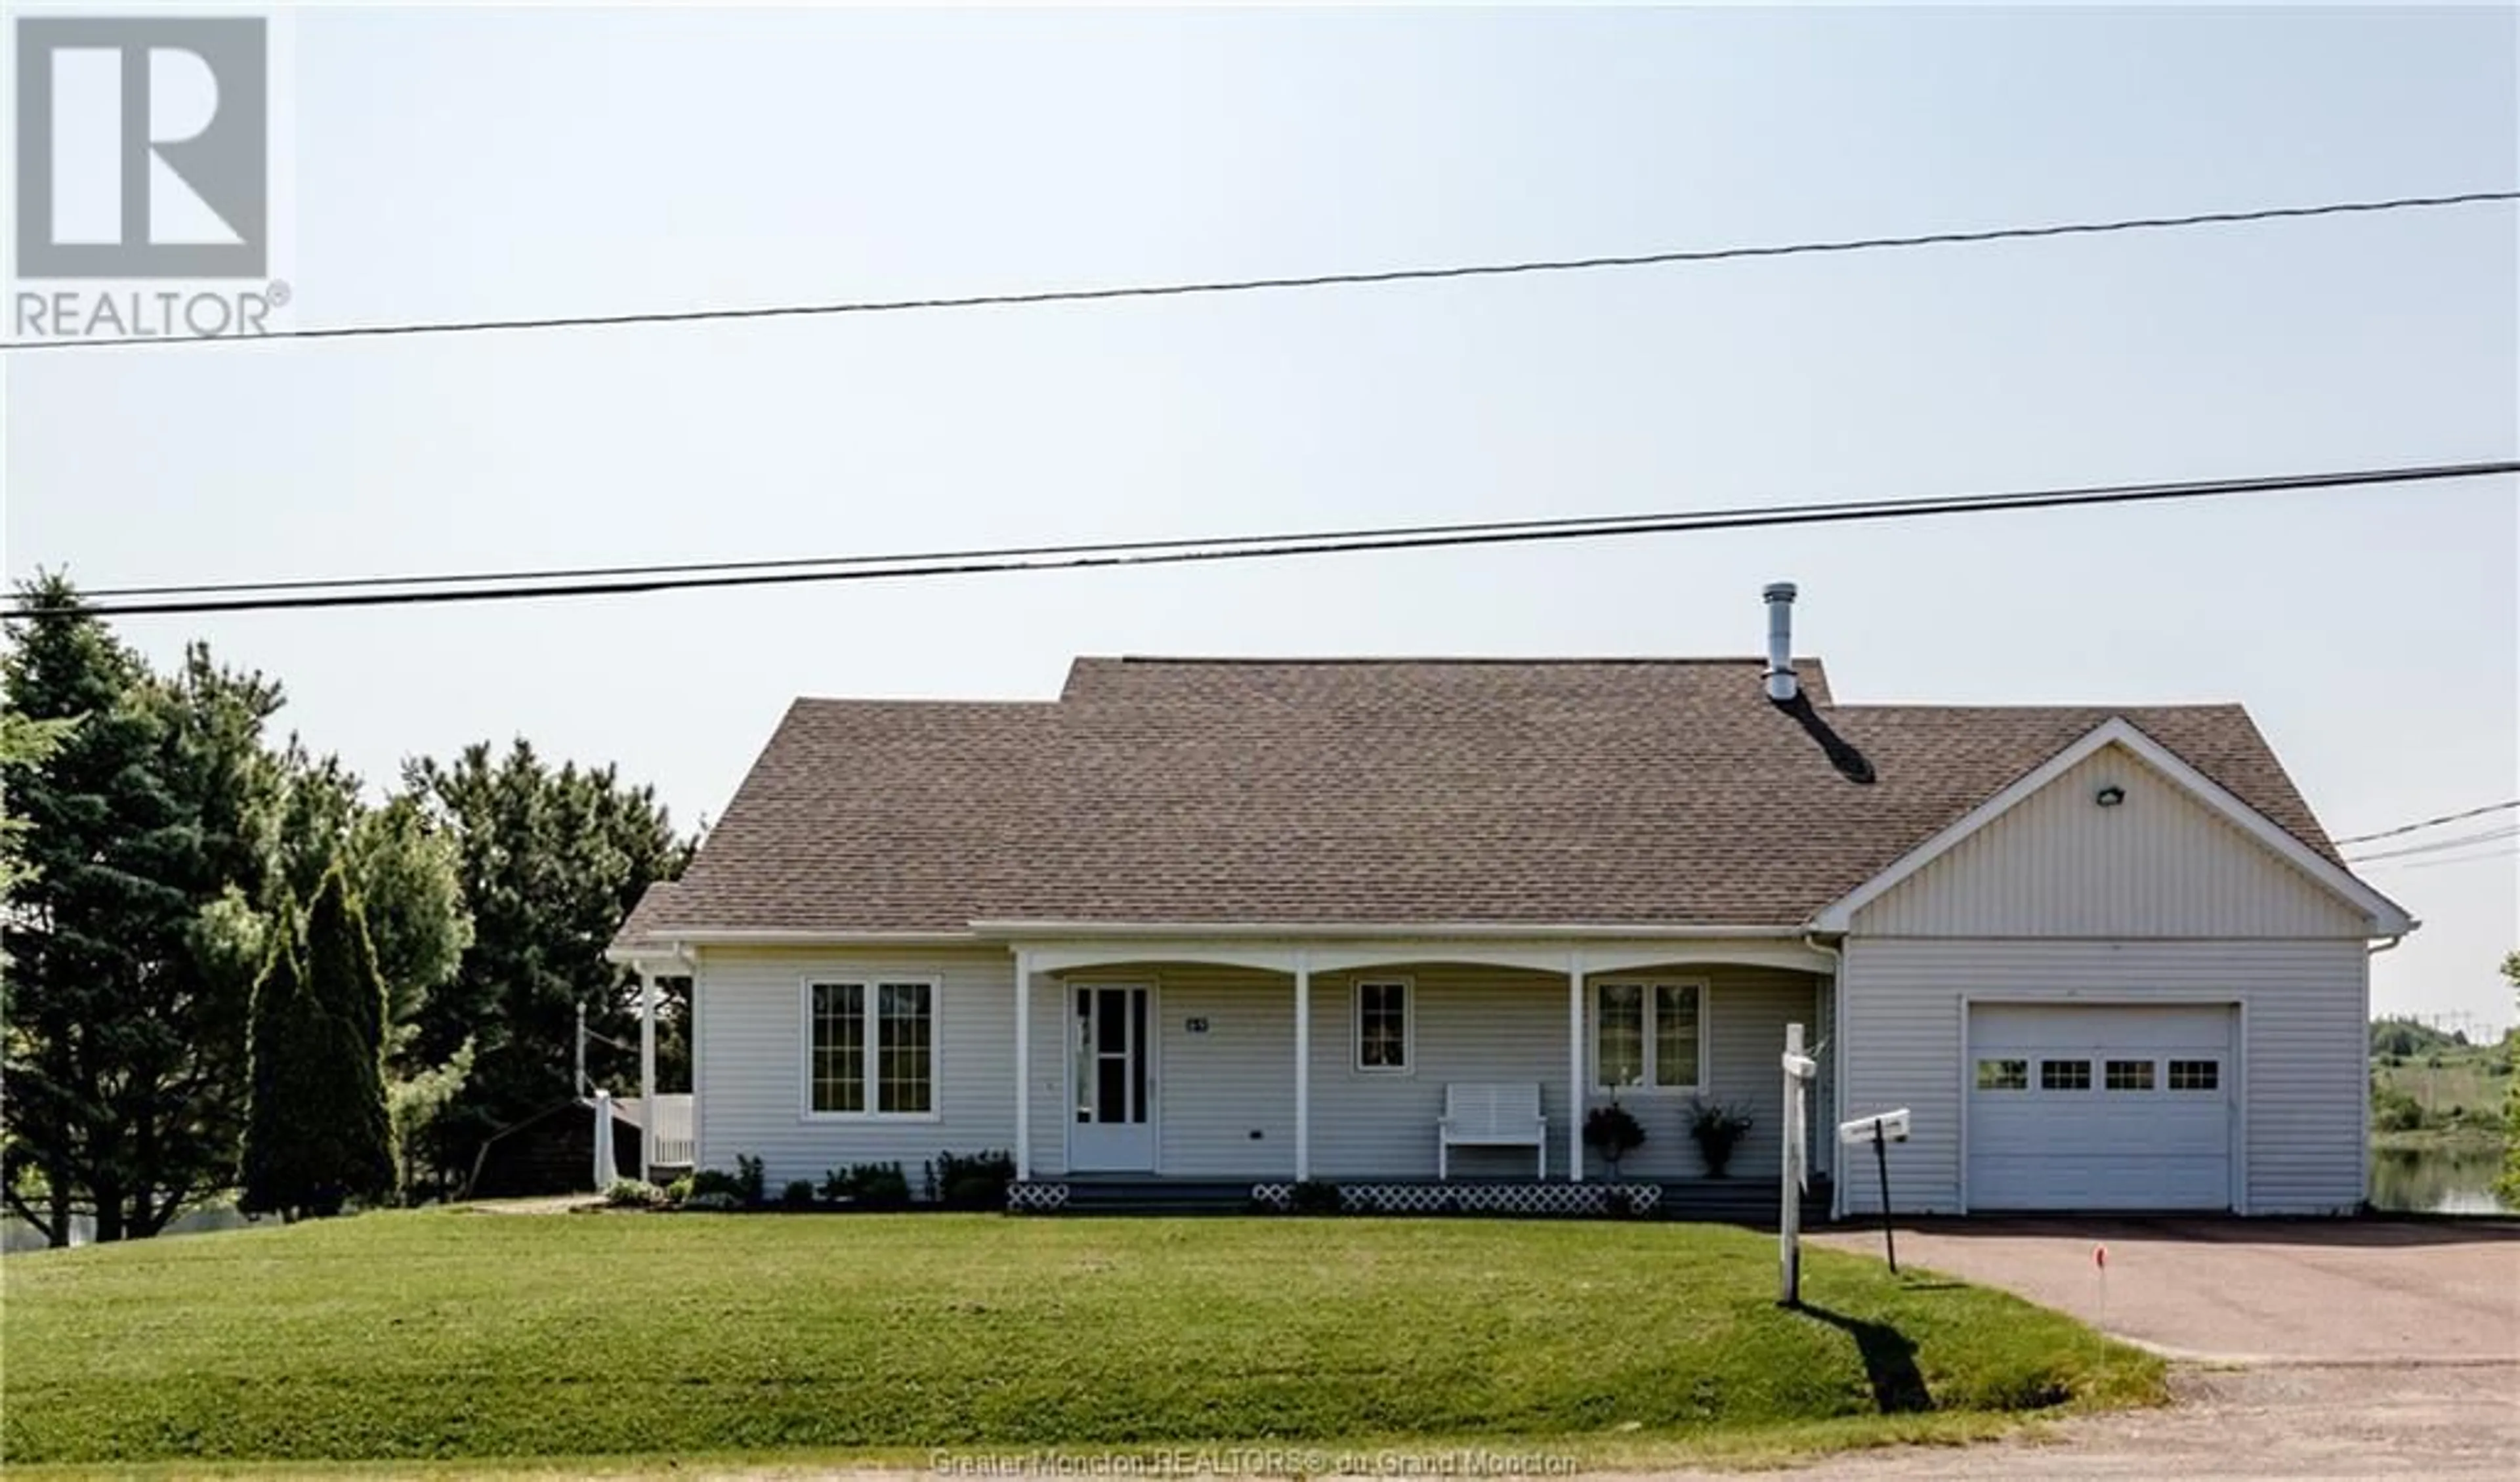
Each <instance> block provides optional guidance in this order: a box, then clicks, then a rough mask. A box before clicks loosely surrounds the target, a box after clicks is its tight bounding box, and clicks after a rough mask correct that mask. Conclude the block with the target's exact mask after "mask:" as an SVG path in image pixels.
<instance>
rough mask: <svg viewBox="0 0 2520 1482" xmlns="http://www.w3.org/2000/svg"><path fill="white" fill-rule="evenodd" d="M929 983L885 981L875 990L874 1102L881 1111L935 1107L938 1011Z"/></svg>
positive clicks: (911, 1110) (917, 1109)
mask: <svg viewBox="0 0 2520 1482" xmlns="http://www.w3.org/2000/svg"><path fill="white" fill-rule="evenodd" d="M934 991H935V990H933V989H931V988H929V987H928V986H927V985H926V984H925V983H885V984H883V985H882V986H881V987H880V988H878V989H877V995H878V1002H879V1010H878V1012H877V1017H876V1103H875V1109H876V1110H877V1111H899V1112H923V1111H928V1110H930V1109H932V1108H933V1105H934V1096H935V1079H934V1071H935V1068H936V1052H935V1031H936V1014H935V1005H934V1003H933V995H934Z"/></svg>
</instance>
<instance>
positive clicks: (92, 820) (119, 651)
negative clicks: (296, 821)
mask: <svg viewBox="0 0 2520 1482" xmlns="http://www.w3.org/2000/svg"><path fill="white" fill-rule="evenodd" d="M21 595H22V604H23V606H25V607H27V608H29V609H32V611H33V614H34V615H32V616H31V617H29V618H27V619H25V620H23V621H22V623H21V624H19V626H18V628H17V631H16V633H15V635H14V636H15V639H16V642H15V643H14V644H13V645H12V647H11V649H10V651H9V654H8V658H7V663H6V693H7V703H8V708H9V711H10V712H11V713H12V714H13V715H14V716H17V717H20V718H21V722H20V723H21V724H23V723H24V722H47V721H75V722H76V724H75V725H74V726H72V727H71V728H70V729H68V730H67V734H64V735H62V736H60V738H59V744H58V745H57V746H55V747H54V749H53V750H52V752H51V754H50V755H48V756H45V757H42V758H41V759H33V760H29V759H23V758H19V759H10V760H8V761H6V762H5V763H0V787H5V790H6V792H7V795H8V798H9V806H10V811H11V814H12V815H13V816H14V817H16V818H18V819H20V820H22V822H23V825H24V831H23V832H22V834H21V835H20V836H19V838H18V839H17V849H18V852H19V855H20V856H21V858H22V864H23V866H24V868H25V869H26V870H27V871H28V872H29V874H30V877H29V878H27V879H25V880H22V881H21V882H20V883H19V885H18V886H17V888H16V889H15V891H14V892H13V897H12V900H11V902H10V908H11V909H10V910H9V911H8V912H7V913H6V916H5V919H0V952H5V954H6V956H7V958H8V960H9V964H10V967H9V971H8V975H7V981H6V985H5V999H0V1014H5V1018H6V1022H7V1024H8V1027H9V1033H8V1035H7V1037H6V1042H5V1048H0V1074H5V1077H6V1081H7V1085H8V1090H9V1106H8V1116H7V1119H6V1122H5V1125H0V1196H5V1197H6V1199H7V1201H8V1203H9V1206H10V1207H11V1208H12V1209H13V1210H15V1211H16V1212H17V1213H18V1214H20V1215H21V1216H22V1217H23V1218H25V1219H26V1220H27V1221H28V1222H29V1223H31V1224H33V1225H34V1226H35V1227H36V1228H37V1229H38V1230H39V1231H40V1232H41V1233H42V1234H43V1235H45V1237H46V1238H47V1239H49V1240H51V1241H52V1242H53V1243H55V1244H66V1243H67V1242H68V1240H69V1237H70V1224H71V1219H72V1217H73V1216H74V1215H81V1214H84V1215H88V1216H91V1217H92V1218H93V1219H94V1220H95V1232H96V1238H97V1239H98V1240H100V1241H107V1240H118V1239H122V1238H125V1237H127V1236H132V1235H154V1234H156V1233H157V1232H158V1230H160V1229H162V1228H163V1227H164V1225H165V1224H166V1222H167V1221H168V1220H170V1219H172V1218H173V1217H174V1216H175V1215H176V1214H177V1213H179V1212H181V1211H182V1210H183V1209H184V1208H186V1207H187V1206H188V1205H190V1204H193V1203H196V1202H198V1201H200V1200H202V1199H203V1198H204V1197H206V1196H208V1195H209V1194H211V1193H213V1192H215V1191H216V1190H221V1189H223V1188H225V1187H227V1185H228V1184H229V1182H230V1181H231V1179H232V1178H233V1176H234V1173H235V1167H236V1151H237V1143H238V1135H239V1130H240V1128H239V1122H240V1116H241V1113H242V1110H243V1107H244V1103H245V1100H246V1098H245V1073H246V1067H245V1039H246V1035H245V1020H246V1010H247V1006H248V1002H249V999H250V996H251V972H250V965H251V963H252V958H251V957H246V958H244V959H242V960H241V961H240V960H238V959H237V957H236V956H235V954H233V953H230V952H226V951H222V950H220V949H219V945H218V944H217V943H216V942H215V941H214V940H213V937H214V936H215V935H216V932H215V931H214V929H213V927H214V925H215V921H216V919H217V918H216V911H217V908H218V907H219V906H220V905H221V904H222V902H224V901H225V900H227V899H228V898H229V897H230V895H231V894H232V893H233V892H234V891H235V890H236V889H237V888H238V887H239V886H240V884H241V883H242V884H244V885H246V886H248V887H249V888H258V886H259V865H258V859H259V855H260V850H261V841H260V837H259V829H260V818H261V816H262V814H261V799H262V798H263V797H264V795H265V794H266V793H267V791H268V767H267V765H266V759H265V754H264V752H263V750H262V748H261V741H260V738H261V729H262V725H263V722H264V721H265V720H266V719H267V718H268V717H269V716H270V715H271V714H272V712H273V711H274V710H276V709H277V708H278V707H279V705H280V692H279V690H278V688H277V687H276V686H274V685H271V684H268V683H266V682H265V681H263V680H262V679H261V678H260V677H259V676H256V675H249V674H248V675H240V674H236V673H232V672H230V671H226V670H222V669H219V668H217V667H215V666H214V665H213V664H212V663H211V662H210V659H209V656H208V654H207V652H206V651H203V650H202V649H199V648H195V649H194V650H192V651H189V652H188V653H187V654H186V656H185V660H184V664H183V667H182V668H181V669H180V670H179V671H178V672H177V673H175V674H174V675H172V676H168V677H164V678H160V677H159V676H158V675H156V674H153V673H152V672H151V671H150V669H149V667H148V666H147V665H146V664H145V663H143V662H142V661H141V659H140V658H139V656H138V655H137V654H135V653H133V652H132V651H131V650H130V649H128V648H127V647H125V646H124V645H122V644H120V643H119V642H117V641H116V640H115V639H114V638H113V637H112V634H110V633H109V632H108V631H107V630H106V629H105V627H104V625H103V624H102V623H100V622H98V621H97V619H96V618H95V617H94V616H93V615H91V614H90V613H88V612H87V611H85V610H84V609H83V608H82V606H80V604H79V602H78V600H77V596H76V594H75V593H74V592H73V591H71V589H70V588H69V586H68V585H67V583H66V582H64V581H62V580H61V579H60V578H58V577H46V578H42V579H40V580H38V581H36V582H33V583H29V584H27V585H26V586H24V587H23V588H22V589H21ZM27 1173H32V1174H34V1175H36V1176H38V1178H39V1180H40V1186H41V1192H40V1194H38V1195H35V1196H32V1197H30V1196H28V1194H27V1192H26V1190H28V1189H29V1188H30V1187H32V1185H31V1184H30V1182H29V1181H28V1180H26V1179H25V1178H24V1177H23V1175H25V1174H27Z"/></svg>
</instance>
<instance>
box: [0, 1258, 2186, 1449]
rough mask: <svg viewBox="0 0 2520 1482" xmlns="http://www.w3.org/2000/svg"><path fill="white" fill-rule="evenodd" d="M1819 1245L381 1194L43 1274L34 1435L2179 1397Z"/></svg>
mask: <svg viewBox="0 0 2520 1482" xmlns="http://www.w3.org/2000/svg"><path fill="white" fill-rule="evenodd" d="M1805 1261H1806V1263H1807V1264H1806V1268H1805V1270H1806V1287H1805V1295H1806V1297H1807V1298H1808V1299H1809V1300H1810V1301H1811V1302H1812V1303H1813V1304H1814V1308H1815V1310H1814V1311H1812V1312H1810V1313H1792V1312H1786V1311H1783V1310H1781V1309H1779V1308H1778V1307H1777V1306H1776V1305H1775V1302H1774V1298H1775V1283H1776V1242H1775V1240H1774V1238H1773V1237H1769V1236H1761V1235H1752V1234H1749V1233H1746V1232H1741V1231H1734V1230H1728V1229H1723V1228H1718V1227H1708V1226H1687V1225H1669V1224H1645V1223H1636V1224H1599V1223H1589V1224H1588V1223H1570V1224H1547V1223H1508V1222H1489V1221H1467V1220H1425V1221H1394V1220H1365V1219H1330V1220H1297V1219H1287V1218H1279V1219H1217V1220H1091V1219H1081V1218H1068V1219H1043V1220H1021V1219H1006V1218H999V1217H990V1216H958V1215H904V1216H845V1215H840V1216H757V1217H742V1216H709V1215H666V1216H654V1215H650V1216H630V1215H605V1216H592V1215H547V1216H534V1215H515V1214H510V1215H492V1214H482V1213H475V1212H466V1211H429V1212H423V1213H413V1214H381V1215H370V1216H365V1217H361V1218H355V1219H348V1220H338V1221H330V1222H324V1223H320V1224H315V1225H304V1226H299V1227H296V1228H293V1229H285V1230H284V1229H278V1228H271V1229H254V1230H247V1231H238V1232H233V1233H227V1234H220V1235H195V1236H188V1237H183V1238H177V1239H162V1240H154V1241H147V1242H142V1243H139V1244H133V1245H126V1246H118V1247H108V1248H94V1249H82V1250H74V1251H60V1252H45V1253H42V1254H37V1255H32V1256H27V1257H12V1258H10V1259H9V1260H8V1261H7V1262H6V1263H5V1272H0V1281H5V1293H0V1294H4V1295H5V1299H6V1307H5V1322H0V1363H5V1370H0V1440H5V1447H6V1450H5V1458H6V1460H7V1461H8V1462H9V1463H10V1464H11V1465H12V1466H13V1467H14V1466H18V1465H22V1464H25V1463H31V1462H73V1463H78V1462H84V1463H120V1462H131V1461H148V1460H243V1461H262V1460H298V1461H311V1462H325V1461H347V1460H422V1459H464V1460H492V1459H501V1458H508V1459H521V1458H537V1457H550V1458H596V1457H607V1456H644V1457H646V1458H648V1459H651V1460H654V1459H657V1458H660V1457H668V1456H670V1457H680V1458H687V1459H688V1458H696V1457H717V1458H727V1457H733V1456H739V1455H742V1456H762V1455H775V1454H788V1453H795V1452H798V1451H802V1450H808V1449H810V1450H812V1451H813V1452H815V1453H816V1454H818V1455H825V1456H830V1455H834V1454H836V1453H839V1452H843V1451H847V1452H857V1453H862V1454H866V1455H871V1456H876V1457H877V1458H878V1459H879V1458H880V1456H881V1455H883V1454H891V1455H895V1456H904V1455H907V1454H909V1453H911V1452H913V1451H916V1450H919V1449H923V1448H927V1447H931V1446H945V1447H956V1448H966V1449H969V1448H978V1447H982V1446H989V1447H1010V1448H1014V1447H1042V1446H1053V1445H1056V1446H1063V1447H1071V1448H1073V1447H1097V1448H1100V1447H1107V1446H1123V1447H1132V1446H1134V1447H1148V1446H1161V1445H1169V1444H1171V1443H1177V1442H1181V1443H1195V1442H1218V1441H1256V1440H1262V1439H1268V1440H1275V1441H1280V1442H1305V1443H1332V1442H1363V1441H1368V1440H1373V1441H1378V1442H1384V1443H1389V1442H1395V1441H1398V1442H1419V1443H1426V1442H1433V1441H1438V1440H1441V1441H1447V1442H1460V1441H1467V1440H1474V1439H1479V1438H1492V1439H1499V1440H1502V1439H1506V1438H1511V1439H1514V1440H1517V1441H1520V1442H1523V1443H1526V1444H1530V1443H1542V1442H1550V1441H1573V1442H1578V1443H1583V1444H1595V1445H1599V1444H1612V1445H1620V1444H1631V1445H1632V1444H1635V1443H1651V1442H1654V1441H1656V1440H1658V1439H1667V1440H1673V1441H1679V1442H1686V1443H1690V1444H1715V1445H1718V1446H1726V1447H1733V1448H1739V1447H1745V1446H1746V1447H1749V1448H1752V1449H1755V1448H1756V1447H1757V1446H1758V1445H1760V1444H1761V1443H1760V1438H1761V1437H1763V1436H1764V1437H1776V1438H1782V1444H1784V1445H1786V1446H1788V1447H1789V1448H1794V1449H1799V1448H1802V1447H1806V1446H1813V1445H1819V1446H1826V1445H1845V1444H1865V1443H1868V1442H1876V1441H1879V1440H1883V1439H1903V1438H1908V1437H1912V1436H1934V1435H1944V1436H1950V1435H1966V1434H1978V1433H1983V1432H1984V1431H1985V1430H1986V1429H1988V1428H1989V1417H1990V1416H1991V1415H2003V1414H2005V1413H2012V1412H2019V1411H2025V1410H2043V1409H2048V1408H2051V1407H2055V1406H2059V1405H2085V1406H2088V1405H2120V1404H2141V1403H2149V1402H2154V1401H2157V1400H2158V1399H2159V1398H2160V1396H2161V1392H2162V1391H2161V1385H2162V1373H2161V1366H2160V1365H2159V1363H2158V1362H2157V1361H2155V1360H2153V1359H2151V1358H2149V1357H2147V1356H2144V1355H2142V1354H2139V1353H2137V1352H2135V1351H2134V1350H2132V1349H2129V1348H2126V1347H2123V1346H2121V1345H2118V1344H2116V1343H2113V1342H2110V1341H2108V1340H2106V1339H2103V1338H2101V1337H2099V1336H2098V1335H2097V1334H2095V1333H2093V1332H2092V1331H2091V1330H2089V1329H2088V1328H2085V1327H2082V1326H2080V1325H2077V1324H2075V1323H2074V1322H2072V1321H2071V1320H2069V1319H2067V1318H2064V1317H2062V1316H2059V1315H2057V1314H2053V1313H2049V1312H2047V1311H2044V1310H2042V1309H2039V1308H2035V1307H2031V1306H2029V1305H2027V1304H2025V1303H2022V1302H2019V1301H2016V1300H2014V1299H2012V1298H2010V1297H2006V1296H2003V1295H2000V1294H1998V1293H1995V1292H1990V1291H1985V1290H1981V1289H1976V1288H1971V1287H1965V1286H1961V1285H1958V1284H1957V1283H1954V1282H1950V1281H1946V1280H1940V1279H1936V1278H1917V1277H1915V1276H1914V1275H1913V1274H1911V1276H1910V1277H1908V1278H1906V1279H1901V1278H1894V1277H1892V1276H1890V1275H1889V1274H1888V1272H1887V1271H1886V1270H1885V1269H1884V1268H1882V1267H1881V1266H1880V1265H1879V1264H1878V1263H1876V1262H1872V1261H1868V1260H1862V1259H1857V1258H1854V1257H1850V1256H1842V1255H1837V1254H1833V1253H1830V1252H1826V1251H1810V1252H1807V1254H1806V1256H1805ZM1921 1407H1930V1409H1931V1410H1932V1412H1933V1414H1932V1415H1927V1416H1924V1417H1922V1418H1921V1419H1920V1417H1919V1416H1918V1415H1915V1414H1913V1412H1914V1411H1915V1410H1917V1409H1918V1408H1921ZM1885 1410H1887V1411H1890V1412H1893V1414H1890V1415H1886V1416H1885V1415H1884V1411H1885ZM1938 1426H1939V1427H1940V1428H1939V1429H1938V1428H1937V1427H1938ZM1596 1455H1598V1453H1596Z"/></svg>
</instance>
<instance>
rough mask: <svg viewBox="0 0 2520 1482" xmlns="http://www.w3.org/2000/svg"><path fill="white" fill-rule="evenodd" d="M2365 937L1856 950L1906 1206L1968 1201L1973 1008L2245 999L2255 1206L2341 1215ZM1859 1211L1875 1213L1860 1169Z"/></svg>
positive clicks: (2358, 1062) (2355, 1112) (2357, 1067)
mask: <svg viewBox="0 0 2520 1482" xmlns="http://www.w3.org/2000/svg"><path fill="white" fill-rule="evenodd" d="M2367 967H2368V961H2367V959H2366V957H2365V956H2364V951H2363V944H2362V942H2360V941H2359V940H2356V941H2336V940H2317V939H2309V940H2297V941H2222V942H2193V941H2151V942H2146V941H2124V942H2096V941H2071V940H2052V939H2051V940H2037V939H2014V940H1961V939H1949V940H1882V939H1877V938H1851V939H1849V940H1848V942H1847V944H1846V960H1845V965H1844V970H1845V972H1846V975H1847V995H1846V998H1847V1002H1846V1022H1845V1023H1844V1025H1842V1026H1841V1031H1840V1032H1842V1033H1844V1034H1845V1035H1846V1036H1847V1045H1848V1055H1847V1084H1846V1086H1845V1088H1844V1095H1843V1104H1844V1105H1846V1106H1848V1107H1850V1108H1854V1109H1856V1110H1864V1111H1868V1110H1873V1109H1876V1108H1888V1107H1892V1106H1907V1107H1910V1108H1911V1109H1912V1110H1913V1111H1914V1113H1915V1121H1914V1132H1913V1136H1912V1140H1911V1141H1910V1142H1908V1143H1907V1144H1905V1145H1899V1146H1894V1147H1893V1148H1892V1149H1891V1153H1890V1180H1891V1190H1890V1191H1891V1202H1892V1204H1893V1205H1894V1206H1895V1207H1896V1208H1898V1209H1900V1210H1903V1211H1909V1212H1938V1213H1948V1212H1953V1211H1956V1210H1958V1207H1959V1201H1960V1125H1959V1124H1960V1111H1961V1090H1960V1077H1961V1071H1962V1060H1963V1057H1964V1055H1965V1051H1964V1049H1963V1047H1962V1041H1961V1022H1960V1002H1961V1000H1962V998H1964V997H1965V998H1968V999H1971V1000H1974V1001H1980V1002H1987V1001H1998V1000H2006V1001H2019V1002H2045V1003H2074V1002H2092V1003H2138V1004H2139V1003H2143V1002H2159V1003H2209V1002H2223V1003H2237V1004H2241V1005H2243V1006H2244V1007H2243V1010H2242V1023H2243V1025H2244V1026H2245V1038H2244V1040H2243V1042H2242V1047H2241V1061H2242V1063H2241V1065H2240V1067H2239V1074H2240V1076H2241V1091H2242V1095H2243V1096H2244V1097H2245V1098H2246V1101H2247V1112H2246V1116H2247V1124H2248V1138H2247V1144H2246V1147H2245V1156H2246V1160H2247V1185H2246V1189H2247V1205H2248V1212H2249V1213H2251V1214H2325V1213H2335V1212H2341V1211H2345V1210H2350V1209H2352V1208H2353V1207H2355V1206H2356V1205H2357V1204H2358V1203H2360V1202H2361V1200H2362V1198H2363V1106H2362V1077H2363V1075H2364V1074H2365V1073H2366V1071H2365V1066H2364V1059H2363V1056H2364V1054H2365V1050H2366V1040H2367V1034H2368V1031H2367V1029H2366V1028H2365V1026H2364V1017H2363V1004H2364V986H2365V976H2364V974H2365V972H2366V970H2367ZM1842 1188H1843V1190H1844V1192H1845V1198H1846V1205H1847V1208H1848V1210H1849V1211H1850V1212H1851V1213H1863V1212H1875V1211H1878V1210H1879V1208H1880V1199H1879V1196H1878V1193H1877V1191H1876V1190H1875V1188H1874V1185H1873V1181H1872V1179H1871V1177H1870V1176H1869V1173H1868V1167H1867V1166H1863V1165H1856V1164H1850V1167H1849V1172H1848V1177H1847V1178H1846V1179H1845V1181H1844V1183H1843V1185H1842Z"/></svg>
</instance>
